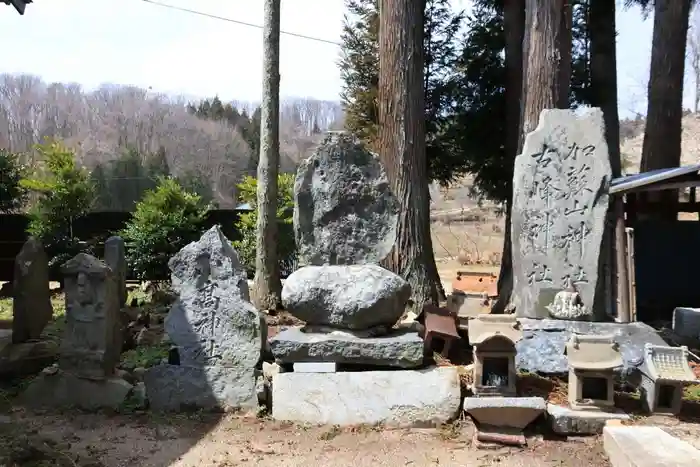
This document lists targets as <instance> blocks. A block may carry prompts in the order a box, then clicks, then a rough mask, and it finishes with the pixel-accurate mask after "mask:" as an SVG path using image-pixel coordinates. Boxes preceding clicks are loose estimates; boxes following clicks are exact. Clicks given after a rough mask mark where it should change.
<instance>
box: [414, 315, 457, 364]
mask: <svg viewBox="0 0 700 467" xmlns="http://www.w3.org/2000/svg"><path fill="white" fill-rule="evenodd" d="M418 321H419V322H422V323H423V326H424V331H423V332H424V335H423V340H424V342H425V344H424V345H425V350H426V352H429V351H431V350H436V351H439V352H440V353H441V354H442V356H444V357H447V356H448V355H449V353H450V348H451V347H452V343H453V342H454V341H455V340H459V339H460V336H459V334H458V333H457V317H456V316H455V315H454V314H453V313H452V312H451V311H450V310H448V309H447V308H439V307H437V306H435V305H433V304H426V305H425V306H424V307H423V312H422V313H421V315H420V316H419V317H418Z"/></svg>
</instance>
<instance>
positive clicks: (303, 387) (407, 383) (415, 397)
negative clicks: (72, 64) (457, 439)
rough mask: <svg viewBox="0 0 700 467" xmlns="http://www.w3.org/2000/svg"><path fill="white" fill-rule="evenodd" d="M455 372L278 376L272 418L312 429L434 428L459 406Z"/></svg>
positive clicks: (376, 372) (446, 370)
mask: <svg viewBox="0 0 700 467" xmlns="http://www.w3.org/2000/svg"><path fill="white" fill-rule="evenodd" d="M460 398H461V392H460V383H459V374H458V373H457V370H456V368H452V367H440V368H435V367H434V368H428V369H425V370H403V371H362V372H341V373H280V374H277V375H274V376H273V379H272V417H273V418H274V419H276V420H284V421H290V422H296V423H310V424H314V425H326V424H329V425H340V426H350V425H361V424H384V425H388V426H425V425H437V424H440V423H445V422H448V421H449V420H451V419H453V418H454V417H455V416H456V415H457V413H458V411H459V405H460Z"/></svg>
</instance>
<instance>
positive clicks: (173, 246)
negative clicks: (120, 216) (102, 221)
mask: <svg viewBox="0 0 700 467" xmlns="http://www.w3.org/2000/svg"><path fill="white" fill-rule="evenodd" d="M208 209H209V206H208V205H207V204H206V203H204V202H203V201H202V198H201V197H200V196H199V195H196V194H194V193H190V192H188V191H187V190H185V189H184V188H183V187H182V186H180V184H179V183H178V182H177V181H176V180H174V179H172V178H160V179H159V180H158V186H157V187H156V188H155V189H154V190H148V191H146V193H145V194H144V196H143V198H142V199H141V201H139V202H138V203H137V204H136V209H135V210H134V213H133V214H132V216H131V219H130V220H129V222H128V223H127V225H126V227H125V228H124V230H122V232H121V233H120V235H121V236H122V238H123V239H124V242H125V244H126V260H127V264H128V265H129V267H130V268H131V270H132V271H133V272H134V274H135V275H136V277H137V278H139V279H141V280H147V279H150V280H158V279H165V278H167V277H168V275H169V270H168V261H169V260H170V258H171V257H173V256H174V255H175V254H176V253H177V252H178V251H180V249H182V248H183V247H184V246H185V245H187V244H188V243H190V242H193V241H195V240H197V239H198V238H199V236H200V234H201V229H202V222H203V220H204V216H205V215H206V213H207V210H208Z"/></svg>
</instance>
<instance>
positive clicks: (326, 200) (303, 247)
mask: <svg viewBox="0 0 700 467" xmlns="http://www.w3.org/2000/svg"><path fill="white" fill-rule="evenodd" d="M398 214H399V202H398V200H397V199H396V197H395V196H394V195H393V194H392V192H391V188H390V185H389V180H388V178H387V176H386V173H385V171H384V168H383V167H382V165H381V163H380V162H379V159H378V158H377V157H376V156H375V155H374V154H372V153H371V152H369V151H368V150H367V149H366V148H365V147H364V146H363V145H362V144H361V143H360V142H359V141H358V140H357V139H356V138H354V137H353V136H352V135H350V134H348V133H340V132H334V133H332V134H328V135H327V136H326V138H325V139H324V141H323V142H322V143H321V144H320V145H319V147H318V148H317V149H316V151H315V152H314V153H313V154H312V155H311V156H310V157H309V158H307V159H305V160H303V161H302V162H301V163H300V164H299V168H298V169H297V175H296V180H295V182H294V215H293V220H294V237H295V240H296V244H297V249H298V252H299V264H301V265H325V264H366V263H378V262H379V261H381V260H382V259H384V258H385V257H386V256H387V255H388V254H389V252H390V251H391V249H392V247H393V246H394V241H395V239H396V225H397V219H398Z"/></svg>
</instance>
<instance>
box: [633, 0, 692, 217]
mask: <svg viewBox="0 0 700 467" xmlns="http://www.w3.org/2000/svg"><path fill="white" fill-rule="evenodd" d="M690 5H691V0H656V2H655V5H654V33H653V37H652V45H651V65H650V67H649V87H648V96H647V99H648V105H647V121H646V128H645V132H644V143H643V146H642V164H641V171H642V172H645V171H649V170H656V169H662V168H667V167H678V166H679V165H680V162H681V134H682V127H681V121H682V116H683V77H684V76H683V75H684V72H685V50H686V43H687V35H688V22H689V17H690ZM648 199H649V201H651V202H652V203H654V205H655V206H656V207H655V208H654V210H655V212H656V214H657V215H658V217H659V218H661V219H668V220H675V219H676V217H677V213H676V206H677V203H678V193H677V191H676V190H665V191H661V192H654V193H650V194H649V198H648Z"/></svg>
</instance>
